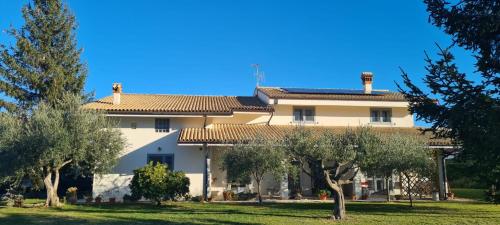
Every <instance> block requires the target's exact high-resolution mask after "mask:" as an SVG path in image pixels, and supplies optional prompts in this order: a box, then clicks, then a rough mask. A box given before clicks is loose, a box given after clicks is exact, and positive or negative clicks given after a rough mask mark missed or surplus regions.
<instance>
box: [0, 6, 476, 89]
mask: <svg viewBox="0 0 500 225" xmlns="http://www.w3.org/2000/svg"><path fill="white" fill-rule="evenodd" d="M26 2H27V1H26V0H20V1H2V3H1V7H0V29H2V30H3V29H6V28H8V27H9V26H10V24H12V25H13V26H14V27H19V26H21V25H22V24H23V20H22V19H21V12H20V10H21V7H22V5H23V4H25V3H26ZM65 2H66V3H67V4H68V5H69V6H70V8H71V10H72V11H73V13H74V14H75V15H76V18H77V21H78V24H79V27H78V30H77V40H78V44H79V46H80V47H82V48H84V53H83V55H82V60H83V61H84V62H85V63H86V64H87V65H88V70H89V75H88V80H87V84H86V90H87V91H95V93H96V97H103V96H106V95H109V94H110V93H111V84H112V83H113V82H121V83H123V86H124V91H125V92H129V93H173V94H203V95H251V94H252V91H253V89H254V87H255V77H254V76H253V68H252V67H251V66H250V65H251V64H253V63H259V64H261V69H262V71H263V72H264V74H265V80H264V81H263V85H265V86H287V87H318V88H361V81H360V73H361V72H362V71H372V72H373V73H374V88H376V89H390V90H396V86H395V84H394V81H397V82H399V81H401V74H400V71H399V67H400V66H401V67H402V68H404V69H405V70H406V71H407V72H409V73H410V75H411V77H412V78H413V79H418V80H419V79H420V78H421V77H422V76H423V75H425V70H424V65H425V63H424V60H423V59H424V50H427V51H428V52H429V53H431V55H435V52H436V47H435V43H438V44H440V45H442V46H447V45H449V43H450V37H449V36H447V35H446V34H444V33H443V32H442V31H440V30H439V29H438V28H436V27H434V26H432V25H431V24H429V23H428V14H427V12H426V11H425V5H424V4H423V3H422V2H421V1H400V0H392V1H389V0H387V1H370V0H365V1H326V0H325V1H270V0H267V1H230V0H227V1H222V0H214V1H201V0H200V1H195V0H169V1H161V0H157V1H153V0H150V1H123V0H122V1H119V0H108V1H97V0H86V1H77V0H67V1H65ZM0 43H3V44H9V43H12V41H11V39H9V38H8V37H7V35H6V34H5V33H4V32H2V33H0ZM454 52H455V53H456V56H457V64H458V65H459V68H461V69H462V70H463V71H464V72H469V73H471V72H472V71H474V68H473V60H472V58H471V57H470V54H467V52H465V51H464V50H462V49H459V48H456V49H454Z"/></svg>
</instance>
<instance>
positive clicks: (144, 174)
mask: <svg viewBox="0 0 500 225" xmlns="http://www.w3.org/2000/svg"><path fill="white" fill-rule="evenodd" d="M130 189H131V192H132V196H134V197H135V198H141V197H144V198H147V199H150V200H152V201H154V202H156V204H157V205H159V204H160V203H161V201H162V200H164V199H168V200H175V199H176V198H179V197H183V196H185V195H186V194H187V193H188V192H189V178H187V177H186V176H185V174H184V173H183V172H171V171H170V170H168V168H167V165H165V164H161V163H158V164H156V165H155V164H153V162H150V163H149V164H147V165H146V166H144V167H142V168H139V169H137V170H134V177H133V178H132V181H131V183H130Z"/></svg>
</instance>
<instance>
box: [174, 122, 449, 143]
mask: <svg viewBox="0 0 500 225" xmlns="http://www.w3.org/2000/svg"><path fill="white" fill-rule="evenodd" d="M294 128H295V126H293V125H258V124H214V125H212V126H211V127H209V128H184V129H182V130H181V132H180V134H179V138H178V141H177V142H178V143H180V144H199V143H207V144H231V143H237V142H240V141H245V140H250V139H252V138H254V137H256V136H258V135H265V136H266V137H270V138H276V139H282V138H283V137H284V136H285V135H286V134H287V133H290V132H291V131H292V130H293V129H294ZM306 129H313V130H316V131H320V130H325V129H326V130H330V131H333V132H337V133H340V132H343V131H345V130H346V129H347V127H340V126H338V127H333V126H332V127H327V126H311V127H307V126H306ZM372 129H373V130H375V131H376V132H380V133H398V132H399V133H404V134H420V130H419V129H418V128H403V127H373V128H372ZM429 145H433V146H443V145H451V142H450V141H449V140H444V139H431V140H430V142H429Z"/></svg>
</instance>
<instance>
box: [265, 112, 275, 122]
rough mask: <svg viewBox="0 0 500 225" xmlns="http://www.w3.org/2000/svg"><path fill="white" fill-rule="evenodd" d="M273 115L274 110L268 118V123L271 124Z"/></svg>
mask: <svg viewBox="0 0 500 225" xmlns="http://www.w3.org/2000/svg"><path fill="white" fill-rule="evenodd" d="M273 116H274V110H273V111H272V112H271V116H270V117H269V119H268V120H267V125H269V123H270V122H271V119H272V118H273Z"/></svg>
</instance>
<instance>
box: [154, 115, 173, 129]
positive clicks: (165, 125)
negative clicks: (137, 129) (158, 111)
mask: <svg viewBox="0 0 500 225" xmlns="http://www.w3.org/2000/svg"><path fill="white" fill-rule="evenodd" d="M155 131H156V132H169V131H170V120H169V119H158V118H157V119H155Z"/></svg>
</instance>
